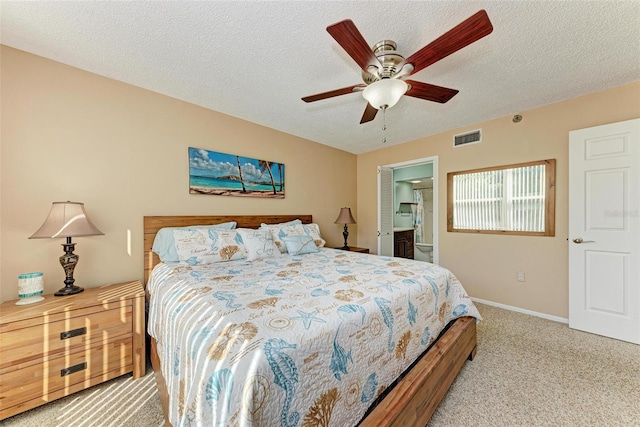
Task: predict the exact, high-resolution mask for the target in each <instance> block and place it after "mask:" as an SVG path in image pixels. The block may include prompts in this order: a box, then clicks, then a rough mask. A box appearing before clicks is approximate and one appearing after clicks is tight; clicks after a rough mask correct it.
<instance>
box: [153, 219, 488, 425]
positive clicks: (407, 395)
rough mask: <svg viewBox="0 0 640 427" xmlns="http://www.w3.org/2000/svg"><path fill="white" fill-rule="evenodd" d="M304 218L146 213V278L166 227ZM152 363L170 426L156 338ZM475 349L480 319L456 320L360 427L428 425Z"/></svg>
mask: <svg viewBox="0 0 640 427" xmlns="http://www.w3.org/2000/svg"><path fill="white" fill-rule="evenodd" d="M296 218H299V219H300V220H302V222H303V223H305V224H309V223H311V221H312V217H311V215H261V216H145V217H144V282H145V286H146V283H147V282H148V280H149V275H150V273H151V270H152V269H153V267H154V266H155V265H156V264H158V263H159V262H160V260H159V258H158V256H157V255H156V254H154V253H153V252H152V251H151V247H152V245H153V239H154V238H155V235H156V233H157V232H158V230H159V229H161V228H163V227H184V226H188V225H212V224H219V223H221V222H227V221H236V222H237V223H238V228H258V227H260V224H262V223H266V224H275V223H280V222H286V221H291V220H293V219H296ZM150 352H151V364H152V365H153V370H154V372H155V376H156V381H157V383H158V393H159V395H160V401H161V402H162V409H163V412H164V418H165V424H166V425H167V426H170V425H171V423H170V422H169V420H168V414H169V411H168V408H169V395H168V393H167V387H166V383H165V380H164V378H163V376H162V370H161V369H160V359H159V358H158V353H157V347H156V341H155V339H154V338H153V337H152V338H151V345H150ZM475 353H476V322H475V319H473V318H471V317H462V318H460V319H458V320H456V321H455V322H454V323H453V324H452V325H451V326H450V327H449V328H448V329H447V330H446V332H444V333H443V334H442V335H441V336H440V338H439V339H438V341H436V343H435V344H433V345H432V347H431V348H430V349H429V350H428V351H427V352H426V354H425V355H424V356H423V357H422V358H421V359H420V360H418V361H417V362H416V363H415V364H414V365H413V367H412V368H411V370H410V371H408V372H407V373H406V375H405V376H404V377H403V378H402V380H400V381H399V382H398V383H397V384H396V385H395V386H394V387H393V388H392V389H391V390H390V391H389V392H388V394H387V395H386V396H385V397H384V398H383V399H382V400H381V401H380V402H379V403H378V405H377V406H376V407H375V408H374V409H373V410H372V411H371V412H370V413H369V414H368V415H367V417H366V418H365V419H364V420H362V422H361V423H360V424H359V425H360V426H361V427H392V426H393V427H396V426H425V425H426V424H427V422H428V421H429V419H430V418H431V416H432V415H433V413H434V412H435V410H436V408H437V407H438V404H439V403H440V401H441V400H442V398H443V397H444V395H445V394H446V392H447V390H449V387H450V386H451V384H452V383H453V381H454V380H455V378H456V376H457V375H458V373H459V372H460V370H461V369H462V367H463V366H464V364H465V362H466V360H467V359H469V360H473V357H474V356H475Z"/></svg>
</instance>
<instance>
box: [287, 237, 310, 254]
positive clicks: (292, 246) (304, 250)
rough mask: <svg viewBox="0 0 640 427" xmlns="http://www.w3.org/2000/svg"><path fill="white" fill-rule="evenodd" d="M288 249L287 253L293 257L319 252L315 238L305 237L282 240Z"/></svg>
mask: <svg viewBox="0 0 640 427" xmlns="http://www.w3.org/2000/svg"><path fill="white" fill-rule="evenodd" d="M282 241H283V242H284V245H285V246H286V247H287V252H289V254H291V255H303V254H311V253H314V252H318V247H317V246H316V243H315V242H314V241H313V237H311V236H308V235H306V234H305V235H304V236H287V237H285V238H283V239H282Z"/></svg>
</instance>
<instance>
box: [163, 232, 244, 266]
mask: <svg viewBox="0 0 640 427" xmlns="http://www.w3.org/2000/svg"><path fill="white" fill-rule="evenodd" d="M173 238H174V240H175V242H176V252H177V253H178V260H179V261H180V262H186V263H187V264H189V265H196V264H213V263H216V262H224V261H234V260H238V259H244V258H246V257H247V250H246V248H245V246H244V243H243V241H242V237H241V236H240V235H239V234H238V232H237V230H220V229H214V228H196V229H193V230H180V229H179V230H173Z"/></svg>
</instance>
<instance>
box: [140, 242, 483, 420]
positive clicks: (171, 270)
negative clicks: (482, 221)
mask: <svg viewBox="0 0 640 427" xmlns="http://www.w3.org/2000/svg"><path fill="white" fill-rule="evenodd" d="M147 289H148V291H149V293H150V307H149V322H148V330H149V334H150V335H151V336H153V337H154V338H156V340H157V344H158V356H159V358H160V361H161V364H162V371H163V376H164V378H165V380H166V383H167V389H168V392H169V396H170V408H169V419H170V421H171V423H172V424H173V426H174V427H178V426H192V425H197V426H282V427H295V426H304V427H310V426H339V427H344V426H351V425H356V424H357V423H358V422H359V421H360V420H361V418H362V417H363V416H364V414H365V412H366V411H367V409H368V408H369V406H370V405H371V403H372V402H373V401H374V400H375V398H376V397H377V396H378V395H379V394H380V393H381V392H382V391H383V390H384V389H385V388H386V387H387V386H389V385H390V384H391V383H393V381H394V380H395V379H396V378H397V377H398V376H399V375H400V374H401V373H402V372H403V371H405V370H406V369H407V367H408V366H409V365H410V364H411V363H412V362H413V361H414V360H415V359H416V358H417V357H418V356H419V355H420V354H421V353H423V352H424V350H425V349H426V348H427V347H428V346H429V344H430V343H431V342H432V341H433V340H435V339H436V338H437V337H438V334H439V333H440V332H441V330H442V329H443V328H444V327H445V326H446V325H447V323H449V322H450V321H451V320H453V319H455V318H457V317H460V316H473V317H476V318H478V319H479V318H480V315H479V313H478V311H477V309H476V308H475V307H474V305H473V303H472V302H471V300H470V298H469V297H468V296H467V295H466V293H465V291H464V289H463V288H462V286H461V284H460V282H459V281H458V280H457V279H456V277H455V276H454V275H453V274H452V273H451V272H450V271H448V270H447V269H445V268H442V267H439V266H436V265H434V264H430V263H426V262H419V261H413V260H406V259H401V258H389V257H381V256H375V255H367V254H360V253H355V252H347V251H341V250H335V249H328V248H322V249H320V251H319V252H317V253H311V254H306V255H301V256H291V255H288V254H284V255H283V256H281V257H277V258H267V259H261V260H257V261H251V262H248V261H246V260H238V261H231V262H221V263H214V264H205V265H197V266H189V265H186V264H182V263H172V264H162V263H161V264H158V265H157V266H156V267H155V268H154V270H153V273H152V276H151V279H150V280H149V283H148V285H147Z"/></svg>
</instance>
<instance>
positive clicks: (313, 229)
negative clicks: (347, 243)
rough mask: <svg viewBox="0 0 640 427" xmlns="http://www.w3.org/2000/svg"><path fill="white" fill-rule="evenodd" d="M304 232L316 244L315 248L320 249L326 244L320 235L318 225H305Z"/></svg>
mask: <svg viewBox="0 0 640 427" xmlns="http://www.w3.org/2000/svg"><path fill="white" fill-rule="evenodd" d="M304 228H305V231H307V232H308V233H309V234H310V235H311V237H313V241H314V242H315V243H316V246H317V247H319V248H322V247H323V246H324V245H326V244H327V242H326V241H325V240H324V239H323V238H322V236H321V235H320V226H319V225H318V224H315V223H313V224H305V225H304Z"/></svg>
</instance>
